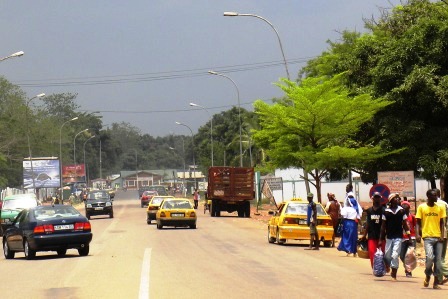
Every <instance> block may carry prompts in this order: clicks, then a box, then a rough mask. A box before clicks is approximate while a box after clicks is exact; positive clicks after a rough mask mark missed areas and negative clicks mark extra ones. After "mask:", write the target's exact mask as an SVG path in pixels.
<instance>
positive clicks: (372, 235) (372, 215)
mask: <svg viewBox="0 0 448 299" xmlns="http://www.w3.org/2000/svg"><path fill="white" fill-rule="evenodd" d="M371 199H372V204H373V205H372V206H371V207H370V208H368V209H367V210H366V214H367V218H366V227H365V229H364V234H363V236H362V237H361V239H362V240H367V248H368V252H369V259H370V265H371V267H372V269H373V257H374V255H375V252H376V250H377V248H378V242H379V240H380V234H381V224H382V223H383V220H382V217H383V214H384V208H383V207H382V206H381V194H380V193H379V192H375V193H373V194H372V197H371ZM383 241H384V239H383ZM385 246H386V243H385V242H382V244H381V246H380V247H381V251H382V252H383V253H384V248H385Z"/></svg>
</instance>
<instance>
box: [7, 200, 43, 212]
mask: <svg viewBox="0 0 448 299" xmlns="http://www.w3.org/2000/svg"><path fill="white" fill-rule="evenodd" d="M36 206H37V202H36V201H35V200H33V199H28V198H19V199H11V200H5V201H4V202H3V206H2V209H3V210H6V209H27V208H32V207H36Z"/></svg>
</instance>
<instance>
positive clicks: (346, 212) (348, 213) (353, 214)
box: [341, 206, 358, 220]
mask: <svg viewBox="0 0 448 299" xmlns="http://www.w3.org/2000/svg"><path fill="white" fill-rule="evenodd" d="M341 216H342V218H344V219H351V220H355V219H356V218H357V217H358V212H357V211H356V210H355V209H354V208H353V207H350V206H348V207H343V208H342V209H341Z"/></svg>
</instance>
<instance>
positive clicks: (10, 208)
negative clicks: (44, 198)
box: [0, 193, 40, 234]
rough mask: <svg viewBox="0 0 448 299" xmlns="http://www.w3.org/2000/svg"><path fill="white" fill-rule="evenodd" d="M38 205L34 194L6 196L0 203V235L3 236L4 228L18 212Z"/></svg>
mask: <svg viewBox="0 0 448 299" xmlns="http://www.w3.org/2000/svg"><path fill="white" fill-rule="evenodd" d="M38 205H40V202H39V201H38V200H37V197H36V194H34V193H24V194H14V195H9V196H6V197H5V198H4V199H3V201H2V207H1V213H0V223H1V233H2V234H3V231H4V228H5V226H6V225H7V224H9V223H11V222H13V221H14V219H15V218H16V217H17V215H18V214H19V213H20V211H22V210H23V209H28V208H32V207H37V206H38Z"/></svg>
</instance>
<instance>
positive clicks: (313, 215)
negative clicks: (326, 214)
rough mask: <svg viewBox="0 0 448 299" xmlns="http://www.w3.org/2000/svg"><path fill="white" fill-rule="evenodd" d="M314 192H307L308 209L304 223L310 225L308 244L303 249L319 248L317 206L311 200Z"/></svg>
mask: <svg viewBox="0 0 448 299" xmlns="http://www.w3.org/2000/svg"><path fill="white" fill-rule="evenodd" d="M313 198H314V194H313V193H311V192H310V193H308V195H307V196H306V199H307V200H308V209H307V213H306V224H307V225H308V226H309V227H310V246H309V247H308V248H305V250H319V234H318V232H317V207H316V203H315V202H314V201H313Z"/></svg>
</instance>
